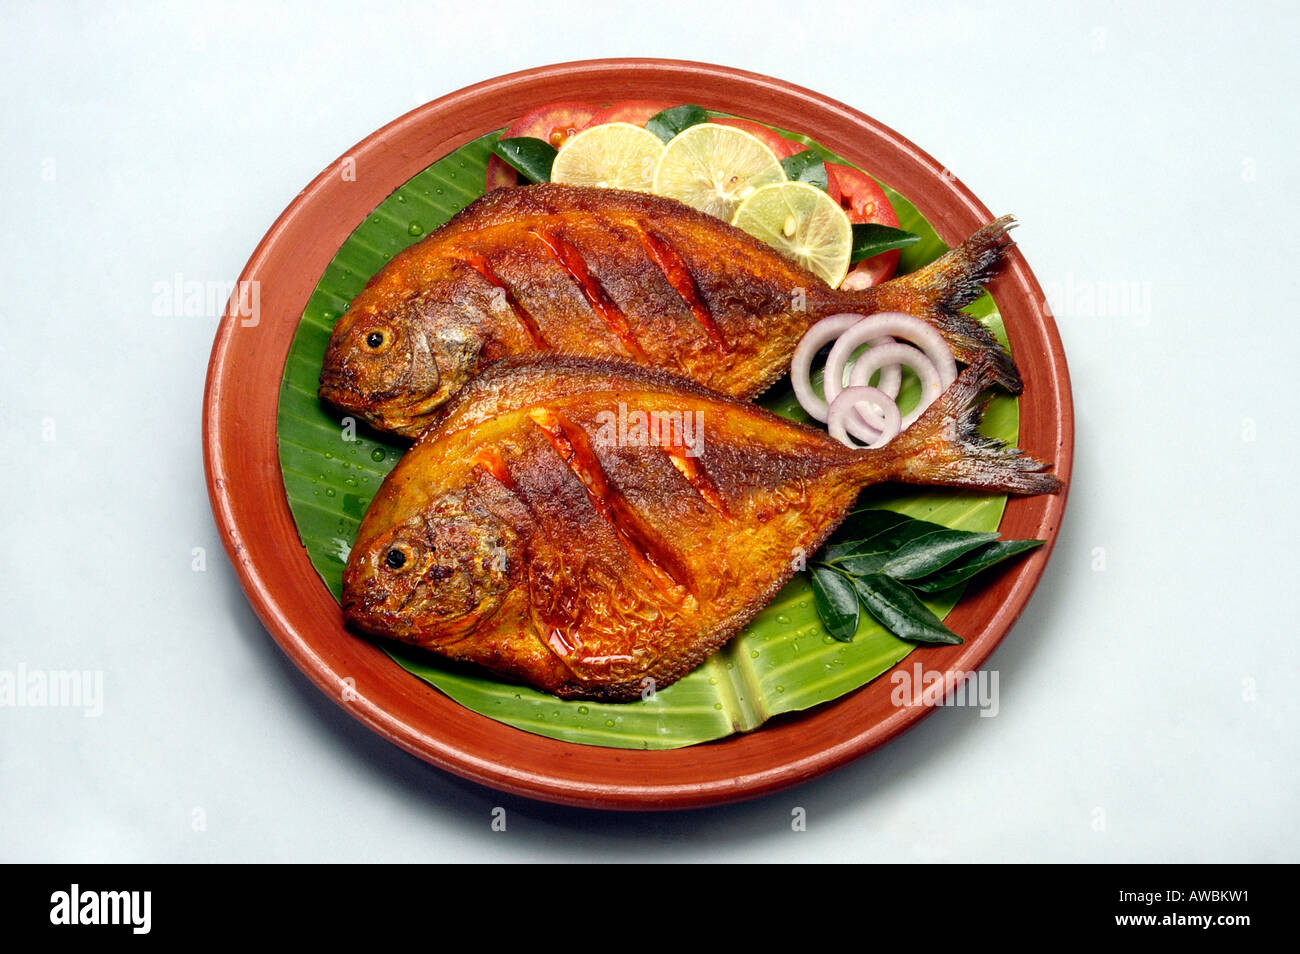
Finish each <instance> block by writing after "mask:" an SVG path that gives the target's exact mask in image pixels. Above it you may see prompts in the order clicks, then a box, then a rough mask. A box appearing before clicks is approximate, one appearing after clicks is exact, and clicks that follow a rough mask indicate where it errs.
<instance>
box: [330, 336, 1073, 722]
mask: <svg viewBox="0 0 1300 954" xmlns="http://www.w3.org/2000/svg"><path fill="white" fill-rule="evenodd" d="M994 378H995V370H994V368H993V365H992V362H991V360H990V359H989V358H987V357H982V358H980V359H978V360H977V362H976V364H975V365H974V366H972V367H971V368H968V369H967V370H966V371H965V372H964V373H963V374H962V375H961V376H960V377H959V378H958V380H957V382H956V383H955V384H954V385H953V386H952V387H951V388H950V389H949V390H948V392H946V393H945V394H944V395H942V396H941V397H940V399H939V400H938V401H936V402H935V404H934V405H932V406H931V408H930V410H929V411H927V412H926V414H925V415H924V416H923V417H922V418H921V419H920V420H919V421H918V422H917V423H916V424H915V425H913V427H911V428H909V429H908V431H907V432H905V433H904V434H903V435H900V436H899V438H897V439H896V440H895V441H894V442H893V443H891V444H890V445H889V446H887V447H886V448H884V449H882V450H879V451H857V450H852V449H849V448H847V447H845V446H843V445H842V444H840V443H838V442H837V441H835V440H833V439H832V438H830V437H828V436H827V435H826V434H825V433H824V432H822V431H819V430H814V429H812V428H809V427H805V426H803V425H799V424H795V423H792V422H789V421H786V420H784V419H782V418H779V417H776V416H775V415H772V414H770V413H768V412H766V411H764V410H762V409H760V408H757V407H755V406H753V405H750V404H747V403H744V402H741V401H737V400H735V399H732V398H728V397H726V396H725V395H720V394H717V393H715V392H712V391H709V390H707V389H705V388H703V387H700V386H698V385H696V384H694V383H692V382H689V381H687V380H685V379H682V378H679V377H676V376H673V375H668V374H665V373H662V372H658V371H654V370H651V369H647V368H644V367H640V366H636V365H633V364H630V363H626V362H619V361H609V360H592V359H583V358H578V357H549V358H524V359H508V360H506V361H503V362H501V363H499V364H497V365H496V366H494V367H493V368H491V369H489V370H488V371H487V372H485V373H484V374H482V375H480V376H478V377H477V378H476V379H475V380H474V381H473V382H471V383H470V384H469V386H467V387H466V388H465V389H463V390H462V391H461V393H460V394H459V395H458V396H457V397H456V398H455V399H454V400H453V401H452V402H451V403H450V404H449V405H448V406H447V407H446V408H444V409H443V411H442V413H440V414H439V415H438V417H437V420H436V421H435V423H434V424H433V425H432V426H431V427H430V428H429V429H428V430H427V431H426V432H425V433H424V435H423V436H422V437H421V438H420V440H419V441H417V442H416V444H415V445H414V446H413V447H412V448H411V449H410V450H409V451H408V452H407V453H406V455H405V456H403V458H402V459H401V461H400V462H399V463H398V465H397V467H396V468H394V470H393V471H392V472H391V473H390V474H389V476H388V478H387V479H386V480H385V481H384V484H383V486H382V487H381V488H380V490H379V493H378V494H377V496H376V497H375V499H374V501H373V502H372V504H371V507H370V510H369V511H368V512H367V514H366V517H365V519H364V521H363V522H362V525H361V528H360V531H359V533H358V536H357V541H356V544H355V546H354V547H353V549H352V552H351V554H350V556H349V559H348V564H347V567H346V569H345V572H344V577H343V611H344V615H345V618H346V619H347V621H348V623H349V624H350V625H352V626H353V627H355V628H357V629H360V630H362V631H364V632H367V633H371V634H374V635H378V636H383V637H388V638H393V639H397V640H401V641H404V642H407V643H410V644H412V645H415V646H418V647H421V648H424V649H426V650H430V651H433V652H435V653H438V654H440V655H442V656H445V657H448V658H450V659H454V660H459V661H465V662H471V663H476V664H479V665H481V666H484V667H486V668H488V669H490V670H492V671H494V672H496V673H499V674H502V675H504V676H507V677H509V678H513V679H517V680H521V681H524V682H527V683H530V684H532V685H534V686H537V687H538V688H541V689H543V690H546V691H548V692H552V693H555V694H557V695H559V696H563V697H566V698H586V699H599V700H605V701H627V700H632V699H635V698H638V697H639V696H640V694H641V692H642V691H643V689H644V688H645V687H646V686H647V685H651V684H652V685H654V686H656V687H658V688H663V687H665V686H667V685H669V684H671V683H672V682H674V681H675V680H677V679H679V678H681V677H682V676H683V675H685V674H686V673H688V672H689V671H690V670H692V669H693V668H695V667H696V666H697V665H699V664H700V663H701V662H702V661H703V660H704V659H705V658H707V657H708V656H709V655H710V654H711V653H713V652H714V651H716V650H717V649H718V648H719V647H720V646H722V645H723V643H725V642H726V641H727V640H728V639H730V638H731V637H732V636H733V635H734V634H735V633H736V632H737V631H738V630H739V629H740V628H741V627H742V626H744V625H745V623H747V622H748V621H749V620H750V619H751V618H753V616H754V615H755V614H756V613H757V612H758V611H759V610H760V609H761V608H762V607H763V606H765V605H766V604H767V603H768V602H769V601H770V600H771V598H772V596H773V595H774V594H775V593H776V591H777V590H778V589H779V588H780V587H781V586H783V585H784V584H785V583H786V582H787V581H788V580H789V579H790V577H791V576H792V575H793V573H794V571H795V563H796V556H797V555H798V554H800V553H813V552H815V551H816V550H817V549H818V548H819V547H820V546H821V545H822V543H823V542H824V541H825V539H826V537H827V536H828V535H829V534H830V533H831V532H832V531H833V530H834V528H835V527H836V526H837V525H838V524H839V523H840V521H841V520H843V518H844V517H845V515H846V514H847V512H848V511H849V509H850V508H851V507H852V505H853V503H854V501H855V499H856V497H857V494H858V492H859V490H860V489H861V488H862V487H863V486H866V485H867V484H871V483H876V482H879V481H885V480H897V481H904V482H910V483H921V484H946V485H951V486H958V487H971V488H981V489H989V490H999V491H1008V492H1014V493H1041V492H1055V490H1056V489H1058V487H1059V484H1058V482H1057V480H1056V478H1055V477H1053V476H1052V475H1050V474H1046V473H1043V472H1042V470H1043V468H1044V465H1043V464H1042V463H1041V462H1039V461H1035V460H1033V459H1032V458H1028V457H1025V456H1022V455H1020V454H1019V452H1018V451H1016V450H1014V449H1011V448H1007V447H1005V446H1004V445H1002V444H999V443H997V442H995V441H990V440H988V439H987V438H983V437H979V436H978V435H976V434H975V432H974V431H975V426H976V424H977V423H978V418H979V416H980V412H981V410H982V407H983V404H982V403H981V402H980V401H979V395H980V393H981V392H982V391H983V389H984V388H985V387H986V386H988V385H989V384H990V383H991V382H992V381H993V380H994ZM641 414H644V415H645V417H644V418H642V417H640V415H641ZM656 415H657V416H656ZM674 415H675V417H674ZM637 422H641V423H642V424H643V425H648V424H650V423H651V422H657V426H646V427H643V429H642V430H637V427H636V425H637ZM674 423H675V424H676V427H675V428H674ZM647 679H650V680H653V683H647V682H645V680H647Z"/></svg>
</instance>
